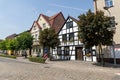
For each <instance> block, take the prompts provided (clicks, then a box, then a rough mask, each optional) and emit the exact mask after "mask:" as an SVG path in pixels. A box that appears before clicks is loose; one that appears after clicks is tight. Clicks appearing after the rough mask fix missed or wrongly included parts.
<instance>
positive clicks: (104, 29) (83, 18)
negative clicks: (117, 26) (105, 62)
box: [78, 10, 114, 57]
mask: <svg viewBox="0 0 120 80" xmlns="http://www.w3.org/2000/svg"><path fill="white" fill-rule="evenodd" d="M78 18H79V21H78V26H79V33H78V34H79V35H78V36H79V38H80V39H81V40H82V42H83V43H84V45H85V48H88V49H89V48H91V47H93V46H98V47H99V55H100V54H101V53H102V46H103V45H106V46H109V45H112V42H113V35H114V31H110V30H109V28H111V25H112V24H111V18H110V17H108V16H105V15H104V12H102V11H97V12H96V13H93V12H91V10H89V11H88V12H87V13H86V14H82V15H80V16H79V17H78ZM99 57H100V56H99Z"/></svg>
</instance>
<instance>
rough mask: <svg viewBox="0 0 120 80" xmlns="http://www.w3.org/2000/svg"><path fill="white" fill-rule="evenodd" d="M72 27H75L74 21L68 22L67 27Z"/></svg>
mask: <svg viewBox="0 0 120 80" xmlns="http://www.w3.org/2000/svg"><path fill="white" fill-rule="evenodd" d="M72 27H73V21H70V22H67V23H66V28H67V29H69V28H72Z"/></svg>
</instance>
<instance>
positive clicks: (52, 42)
mask: <svg viewBox="0 0 120 80" xmlns="http://www.w3.org/2000/svg"><path fill="white" fill-rule="evenodd" d="M39 39H40V45H41V46H42V47H43V48H47V49H50V48H55V47H56V46H58V45H59V44H60V41H59V39H58V35H57V34H56V33H55V30H54V29H52V28H49V29H48V28H47V29H44V30H43V31H41V32H40V38H39Z"/></svg>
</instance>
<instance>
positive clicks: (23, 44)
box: [17, 32, 33, 50]
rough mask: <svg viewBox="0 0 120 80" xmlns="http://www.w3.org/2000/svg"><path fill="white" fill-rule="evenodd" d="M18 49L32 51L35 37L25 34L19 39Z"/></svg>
mask: <svg viewBox="0 0 120 80" xmlns="http://www.w3.org/2000/svg"><path fill="white" fill-rule="evenodd" d="M17 42H18V44H17V47H18V48H19V49H23V50H25V49H31V48H32V44H33V37H32V36H31V34H30V33H29V32H23V33H21V34H20V35H19V36H18V37H17Z"/></svg>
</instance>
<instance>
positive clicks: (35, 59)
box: [28, 57, 46, 63]
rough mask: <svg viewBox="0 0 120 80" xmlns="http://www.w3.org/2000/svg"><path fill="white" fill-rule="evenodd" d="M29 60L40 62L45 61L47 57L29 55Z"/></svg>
mask: <svg viewBox="0 0 120 80" xmlns="http://www.w3.org/2000/svg"><path fill="white" fill-rule="evenodd" d="M28 59H29V61H32V62H38V63H45V61H46V59H44V58H40V57H29V58H28Z"/></svg>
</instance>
